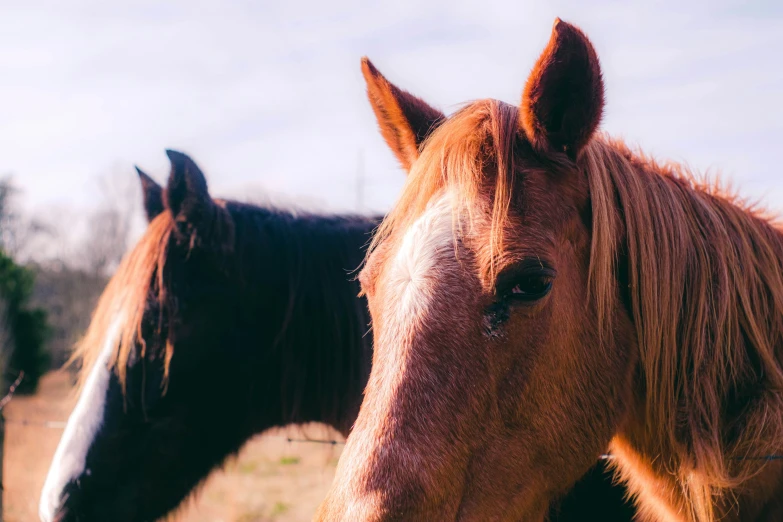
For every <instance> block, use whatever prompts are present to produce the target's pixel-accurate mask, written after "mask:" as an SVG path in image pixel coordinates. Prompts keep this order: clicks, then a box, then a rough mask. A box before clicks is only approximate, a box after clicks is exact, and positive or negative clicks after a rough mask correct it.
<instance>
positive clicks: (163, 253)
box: [71, 201, 380, 426]
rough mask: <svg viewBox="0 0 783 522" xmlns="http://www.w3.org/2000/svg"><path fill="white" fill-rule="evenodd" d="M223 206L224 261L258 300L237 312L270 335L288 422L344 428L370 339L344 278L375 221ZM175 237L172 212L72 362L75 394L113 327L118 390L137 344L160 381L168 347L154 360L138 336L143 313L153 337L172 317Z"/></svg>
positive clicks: (112, 284)
mask: <svg viewBox="0 0 783 522" xmlns="http://www.w3.org/2000/svg"><path fill="white" fill-rule="evenodd" d="M221 205H223V206H225V208H226V209H227V210H228V211H229V212H228V213H229V214H230V216H231V219H232V220H233V222H234V225H235V227H236V245H231V246H232V249H231V251H225V250H224V251H223V254H224V255H225V256H230V258H227V259H226V260H225V261H226V262H227V263H231V262H234V263H236V264H235V266H241V267H242V269H241V270H240V273H238V274H237V277H238V278H241V284H242V285H243V286H244V287H246V288H249V289H250V288H258V289H259V290H258V292H257V294H258V299H257V300H255V301H252V302H248V303H243V305H242V306H243V307H245V308H247V311H246V312H247V313H248V314H253V313H256V314H257V316H253V318H252V320H251V319H248V320H249V321H251V322H253V323H254V324H260V323H263V322H264V321H266V322H267V324H268V325H269V330H270V331H271V330H273V331H274V332H275V337H274V338H273V339H269V340H268V347H267V349H268V354H269V356H270V357H273V358H274V360H275V361H278V362H279V366H272V367H270V371H272V372H273V373H274V374H275V378H276V379H278V380H279V381H280V386H281V388H282V389H281V392H282V399H283V404H281V405H280V406H281V408H282V409H283V411H282V417H283V419H284V421H285V422H299V421H300V420H301V418H302V416H303V415H305V416H306V415H311V416H313V415H316V416H318V415H320V418H321V419H322V420H323V421H324V422H330V423H331V424H332V425H335V426H337V425H338V424H339V423H341V422H344V421H346V415H347V414H346V410H347V409H350V408H352V407H358V403H357V404H355V405H354V404H348V402H350V401H351V400H352V399H356V398H360V397H361V389H362V387H363V386H364V379H366V377H367V375H368V374H369V363H370V358H371V355H372V352H371V343H372V338H371V336H364V334H365V333H366V331H367V326H368V324H369V314H368V311H367V308H366V304H365V303H364V301H362V300H359V299H357V294H358V292H359V285H358V282H356V281H351V280H352V279H353V276H352V275H351V273H350V270H352V269H354V268H356V267H358V266H359V264H360V263H361V260H362V259H363V257H364V248H365V247H366V245H367V244H368V242H369V237H370V233H371V232H372V231H373V230H374V228H375V227H376V226H377V224H378V222H379V221H380V218H377V217H362V216H349V215H344V216H339V215H318V214H309V213H301V212H293V211H286V210H278V209H274V208H270V207H259V206H255V205H249V204H243V203H237V202H230V201H229V202H221ZM172 233H174V221H173V219H172V217H171V215H170V213H169V212H163V213H161V214H160V215H159V216H157V217H156V218H155V219H154V220H153V221H152V222H151V223H150V224H149V226H148V227H147V230H146V232H145V233H144V235H143V236H142V238H141V239H140V240H139V242H138V243H137V244H136V246H135V247H134V248H133V249H132V250H131V251H130V253H129V254H127V255H126V257H125V258H124V260H123V261H122V263H121V264H120V266H119V268H118V269H117V271H116V273H115V274H114V276H113V277H112V278H111V280H110V281H109V283H108V285H107V287H106V289H105V290H104V292H103V294H102V295H101V297H100V299H99V301H98V304H97V306H96V308H95V311H94V312H93V317H92V321H91V322H90V325H89V327H88V329H87V331H86V333H85V335H84V337H83V338H82V339H81V340H80V342H79V343H78V344H77V346H76V349H75V352H74V354H73V356H72V358H71V360H72V361H80V362H81V370H80V373H79V386H77V391H79V390H80V388H81V387H82V386H83V384H84V382H85V381H86V379H87V376H88V375H89V373H90V370H91V368H92V367H93V366H94V364H95V363H96V361H97V360H98V359H99V355H100V353H101V349H102V348H103V347H104V346H105V336H106V335H107V334H108V332H110V331H111V330H112V329H111V328H110V326H111V325H112V323H113V322H115V321H118V320H119V321H121V325H122V326H121V330H120V333H119V338H118V339H117V341H116V342H117V348H116V349H115V351H114V352H113V353H112V356H111V357H110V359H109V361H110V362H109V364H110V366H112V367H113V370H114V371H115V372H116V374H117V376H118V378H119V381H120V383H121V384H122V386H123V389H124V388H125V383H126V372H127V368H128V363H129V359H131V358H132V357H135V356H134V355H132V354H133V353H134V346H135V345H136V344H137V343H141V346H140V349H141V352H140V354H138V356H139V357H141V358H145V357H146V358H155V359H158V358H162V360H163V362H164V383H165V382H166V379H167V377H168V368H169V363H170V361H171V358H172V356H173V354H174V344H173V343H172V342H171V340H170V339H168V338H166V339H162V341H163V342H162V343H160V348H158V349H159V350H163V353H150V349H149V348H148V347H147V346H145V344H144V341H143V340H144V338H143V336H142V333H141V332H142V321H143V320H144V314H145V311H147V310H158V311H159V313H160V314H161V315H160V317H159V318H157V325H154V326H155V327H156V328H157V330H156V331H157V333H158V334H160V333H161V331H162V330H161V324H163V322H164V317H163V314H165V313H167V312H171V310H170V308H171V306H172V304H171V303H169V302H168V301H169V298H170V297H171V296H169V295H168V286H169V283H168V281H167V276H166V274H167V270H168V268H167V267H166V263H167V260H168V259H169V258H170V256H169V250H170V243H171V241H172V240H174V238H172V237H171V235H172ZM186 243H187V242H186ZM185 248H193V245H192V244H191V245H190V246H188V245H185ZM206 248H208V247H206ZM240 256H241V257H242V259H240ZM270 281H273V282H274V283H273V284H272V286H273V288H270ZM194 285H198V282H194ZM257 302H263V303H264V304H265V306H271V307H273V308H274V312H273V313H272V314H271V315H270V312H269V311H268V310H267V311H266V312H263V311H260V310H258V309H257V308H255V306H256V304H257ZM254 303H256V304H254ZM152 319H153V321H154V320H155V318H152ZM259 342H267V341H261V340H260V341H259ZM248 349H249V350H252V349H253V347H252V346H248ZM270 360H271V359H270ZM259 378H261V376H259ZM338 394H339V395H338ZM287 401H290V402H287ZM271 407H274V406H272V405H270V408H271ZM308 408H309V410H308V411H303V410H306V409H308ZM314 409H317V411H314Z"/></svg>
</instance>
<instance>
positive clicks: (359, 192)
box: [356, 148, 364, 212]
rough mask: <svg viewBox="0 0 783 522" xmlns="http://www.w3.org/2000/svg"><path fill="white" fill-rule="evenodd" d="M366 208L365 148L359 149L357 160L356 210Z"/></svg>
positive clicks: (359, 210)
mask: <svg viewBox="0 0 783 522" xmlns="http://www.w3.org/2000/svg"><path fill="white" fill-rule="evenodd" d="M363 210H364V149H362V148H360V149H359V157H358V159H357V162H356V211H357V212H361V211H363Z"/></svg>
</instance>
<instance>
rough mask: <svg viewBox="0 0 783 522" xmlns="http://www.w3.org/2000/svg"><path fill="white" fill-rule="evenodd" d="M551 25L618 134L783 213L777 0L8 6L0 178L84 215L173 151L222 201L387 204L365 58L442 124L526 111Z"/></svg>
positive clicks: (160, 173) (32, 207)
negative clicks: (495, 106) (585, 50)
mask: <svg viewBox="0 0 783 522" xmlns="http://www.w3.org/2000/svg"><path fill="white" fill-rule="evenodd" d="M557 16H559V17H561V18H562V19H564V20H566V21H569V22H572V23H574V24H576V25H578V26H579V27H581V28H582V29H583V30H584V31H585V32H586V33H587V34H588V36H589V37H590V38H591V40H592V41H593V44H594V45H595V47H596V49H597V51H598V55H599V57H600V59H601V63H602V67H603V70H604V80H605V84H606V101H607V105H606V112H605V117H604V120H603V125H602V127H603V129H604V130H606V131H608V132H609V133H611V134H613V135H616V136H621V137H623V138H625V139H626V140H627V141H628V142H630V143H632V144H638V145H639V146H641V148H642V149H643V150H645V151H646V152H648V153H650V154H652V155H654V156H656V157H658V158H661V159H672V160H676V161H684V162H687V163H688V164H689V165H690V166H691V167H693V168H695V169H698V170H700V171H707V170H708V171H710V172H714V173H717V172H720V173H721V174H720V175H721V177H722V179H724V180H726V181H729V182H731V183H732V185H734V186H735V187H736V188H737V189H738V190H739V192H740V193H741V194H743V195H745V196H747V197H749V198H752V199H760V200H761V201H762V202H763V203H764V204H766V205H767V206H768V207H770V208H771V209H773V210H781V211H783V169H781V167H780V164H781V152H783V147H782V145H783V102H781V95H782V94H783V59H781V57H780V56H781V53H782V52H783V3H781V2H779V1H777V0H770V1H756V2H741V1H710V2H700V1H690V0H689V1H687V2H685V1H682V0H680V1H677V2H651V1H617V2H615V1H609V0H591V1H590V2H585V1H574V2H543V1H537V2H529V1H519V0H511V1H504V2H493V1H490V0H482V1H473V2H460V1H457V0H451V1H443V2H439V1H427V2H424V1H422V0H417V1H409V0H399V1H395V2H384V3H381V2H374V1H370V0H363V1H356V2H335V1H310V2H294V1H291V2H279V1H276V2H270V1H245V0H224V1H212V2H205V1H199V0H175V1H169V2H161V1H151V0H133V1H129V0H112V1H110V2H107V1H105V0H70V1H69V2H61V1H59V0H51V1H43V0H23V1H20V0H2V2H1V3H0V75H1V77H2V80H0V174H6V173H10V174H13V176H14V179H15V180H16V182H17V184H18V185H19V186H20V187H21V188H22V190H23V194H24V199H23V201H24V205H25V208H27V209H28V210H29V211H30V212H33V213H35V212H44V213H45V212H47V211H49V212H52V209H61V208H70V209H82V208H88V207H89V206H90V205H92V204H93V202H94V201H95V200H96V197H97V193H98V192H97V182H96V179H97V178H98V177H99V176H101V175H102V174H104V173H106V172H120V173H127V176H129V177H130V176H135V173H134V171H133V168H132V166H133V165H134V164H138V165H139V166H141V167H142V168H144V169H145V170H147V171H148V172H149V173H150V174H151V175H152V176H153V177H154V178H156V179H157V180H158V181H161V182H163V181H165V179H166V175H167V171H168V165H167V160H166V156H165V154H164V149H166V148H175V149H179V150H182V151H185V152H187V153H189V154H191V156H192V157H193V158H194V159H195V160H196V162H197V163H199V165H200V166H201V167H202V169H203V170H204V172H205V173H206V175H207V178H208V181H209V184H210V191H211V193H212V194H213V195H214V196H223V197H234V198H239V199H245V200H254V199H256V200H258V199H260V200H266V199H271V200H277V201H284V202H292V203H294V204H296V205H297V206H300V207H304V208H311V207H312V208H317V209H326V210H334V211H345V210H348V211H351V210H360V211H363V212H367V211H385V210H388V209H389V208H390V207H391V205H392V204H393V202H394V200H395V199H396V197H397V195H398V194H399V191H400V189H401V187H402V184H403V180H404V173H403V172H402V171H401V170H400V168H399V167H398V165H397V163H396V161H395V160H394V157H393V156H392V154H391V153H390V152H389V151H388V149H387V148H386V146H385V144H384V142H383V140H382V139H381V137H380V134H379V133H378V131H377V127H376V123H375V119H374V117H373V114H372V111H371V109H370V107H369V104H368V102H367V100H366V96H365V86H364V81H363V79H362V76H361V71H360V66H359V64H360V58H361V57H362V56H364V55H367V56H369V57H370V58H371V59H372V60H373V62H374V63H375V65H376V66H377V67H378V68H379V69H380V70H381V71H382V72H383V73H384V74H385V75H386V76H387V78H389V79H390V80H391V81H392V82H394V83H396V84H397V85H399V86H400V87H402V88H404V89H406V90H409V91H411V92H413V93H414V94H416V95H419V96H420V97H422V98H424V99H425V100H427V101H428V102H429V103H431V104H432V105H434V106H437V107H440V108H441V109H443V110H444V111H446V112H447V113H448V112H453V111H454V110H456V109H457V108H459V107H460V106H461V104H462V103H464V102H467V101H470V100H474V99H479V98H489V97H491V98H498V99H501V100H503V101H507V102H509V103H518V102H519V99H520V95H521V92H522V87H523V85H524V82H525V79H526V77H527V75H528V73H529V72H530V69H531V67H532V66H533V64H534V62H535V60H536V58H537V56H538V54H539V53H540V52H541V50H542V49H543V48H544V46H545V45H546V43H547V40H548V38H549V34H550V31H551V27H552V23H553V21H554V19H555V17H557ZM360 171H361V172H364V180H365V181H364V187H365V188H364V197H363V198H361V200H360V198H359V197H358V196H357V191H356V184H357V177H358V174H357V173H358V172H360ZM129 197H130V196H129ZM132 197H138V194H133V195H132Z"/></svg>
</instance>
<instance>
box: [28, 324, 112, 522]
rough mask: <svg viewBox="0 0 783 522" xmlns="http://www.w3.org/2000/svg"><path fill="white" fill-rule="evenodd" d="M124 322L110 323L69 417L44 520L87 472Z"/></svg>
mask: <svg viewBox="0 0 783 522" xmlns="http://www.w3.org/2000/svg"><path fill="white" fill-rule="evenodd" d="M121 325H122V321H121V319H120V318H119V317H118V318H117V319H115V320H114V321H113V322H112V323H111V326H110V327H109V329H108V331H107V333H106V340H105V341H104V345H103V349H102V350H101V353H100V355H99V356H98V360H97V361H95V366H94V367H93V369H92V371H91V373H90V375H89V377H88V378H87V382H86V383H85V385H84V389H83V390H82V393H81V395H80V396H79V401H78V402H77V403H76V407H75V408H74V409H73V412H72V413H71V416H70V418H69V419H68V424H67V425H66V427H65V431H64V432H63V436H62V439H60V444H59V445H58V446H57V451H56V452H55V454H54V459H52V465H51V467H50V468H49V474H48V475H47V476H46V482H45V483H44V487H43V491H42V492H41V502H40V504H39V506H38V515H39V517H40V518H41V520H42V522H52V520H54V516H55V515H56V511H57V508H58V507H59V506H60V501H61V496H62V493H63V489H64V488H65V486H66V485H67V484H68V483H69V482H70V481H71V480H74V479H76V478H78V477H79V475H81V474H82V472H83V471H84V467H85V462H86V459H87V451H88V450H89V449H90V446H91V445H92V443H93V441H94V440H95V435H96V434H97V433H98V430H99V429H100V427H101V424H102V423H103V417H104V408H105V405H106V394H107V392H108V388H109V378H110V377H111V370H110V369H109V367H108V363H109V359H110V357H111V355H112V354H113V352H114V350H115V349H116V348H117V342H118V341H119V332H120V327H121Z"/></svg>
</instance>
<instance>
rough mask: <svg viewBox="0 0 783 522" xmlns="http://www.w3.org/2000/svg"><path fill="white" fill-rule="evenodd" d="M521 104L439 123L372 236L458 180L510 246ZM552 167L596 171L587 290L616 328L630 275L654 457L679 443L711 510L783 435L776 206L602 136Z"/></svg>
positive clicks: (465, 200)
mask: <svg viewBox="0 0 783 522" xmlns="http://www.w3.org/2000/svg"><path fill="white" fill-rule="evenodd" d="M517 113H518V108H517V107H513V106H510V105H507V104H504V103H501V102H498V101H495V100H484V101H479V102H475V103H473V104H471V105H469V106H467V107H465V108H463V109H462V110H460V111H459V112H457V113H456V114H455V115H454V116H453V117H452V118H450V119H449V120H447V121H446V122H445V123H444V124H443V125H441V126H440V127H439V128H438V129H437V130H435V131H434V133H433V134H432V135H431V136H430V137H429V138H428V140H427V141H426V143H425V145H424V146H423V148H422V154H421V157H420V158H419V160H418V161H417V163H416V164H414V166H413V171H412V173H411V175H410V176H409V178H408V182H407V184H406V186H405V189H404V191H403V194H402V196H401V198H400V200H399V202H398V204H397V205H396V206H395V208H394V209H393V210H392V212H391V213H390V214H389V216H388V218H387V219H386V220H385V221H384V223H383V224H382V225H381V227H380V229H379V232H378V234H377V235H376V237H375V240H374V242H373V246H372V248H375V247H377V246H378V244H379V243H380V242H381V241H382V240H383V239H384V238H385V237H388V236H389V234H390V233H391V232H392V230H393V229H395V228H397V227H399V230H404V229H405V228H406V224H407V223H409V222H410V220H412V219H415V217H417V216H418V215H420V214H421V212H422V211H423V209H424V208H425V207H426V205H427V202H428V201H429V200H430V199H431V198H432V197H433V195H434V194H436V193H437V192H438V191H440V190H443V189H447V188H454V189H456V190H454V191H453V192H456V193H458V194H460V196H461V199H459V200H458V201H456V203H455V212H459V213H462V214H467V215H466V216H464V218H465V219H460V220H459V222H460V223H462V222H463V221H465V220H467V223H468V226H470V223H471V216H470V209H471V208H480V205H486V204H487V203H486V202H487V201H488V200H489V201H490V204H491V209H492V230H491V245H490V246H491V250H492V255H493V258H494V257H496V256H501V255H502V252H503V234H504V227H503V225H504V223H506V220H507V218H508V211H509V206H510V203H511V198H512V197H513V194H512V185H513V181H514V179H513V177H514V176H515V175H516V173H515V169H514V161H513V154H514V147H513V143H514V140H515V139H516V138H515V137H516V136H517V135H518V132H519V130H518V129H519V127H518V123H517ZM487 161H492V162H493V163H494V164H495V165H497V167H498V175H497V182H496V184H495V189H494V193H493V192H492V191H491V190H490V191H489V193H487V192H486V185H487V178H486V176H487V174H486V165H487ZM551 168H552V169H554V170H555V171H557V170H558V169H563V168H566V169H568V168H570V169H571V170H573V169H574V168H576V169H578V170H579V171H581V172H582V173H583V174H584V175H585V176H586V178H587V181H588V183H589V190H590V205H591V210H592V244H591V255H590V267H589V294H588V295H589V299H591V300H592V301H593V303H592V306H594V307H595V310H596V312H597V315H598V320H599V328H600V331H601V332H603V334H602V335H603V336H604V337H603V339H604V341H606V340H608V339H609V337H607V336H610V335H611V332H610V331H609V329H610V326H609V321H610V320H611V306H613V303H615V302H616V300H617V299H618V298H620V295H621V292H622V293H624V292H625V289H624V288H621V285H623V284H624V285H627V288H628V290H627V293H628V300H629V301H630V308H631V314H632V318H633V321H634V325H635V328H636V335H637V340H638V343H639V349H640V357H641V361H640V364H641V373H642V375H641V378H642V379H643V381H642V382H643V385H642V386H644V389H643V393H644V394H645V397H646V404H645V408H646V410H645V411H646V431H647V433H646V437H647V438H648V439H649V440H650V441H656V442H657V443H658V444H659V445H660V446H659V448H657V449H658V451H655V452H654V453H653V456H656V455H671V456H673V458H672V459H671V460H670V461H666V462H661V464H662V465H663V469H666V470H667V471H670V472H671V473H672V474H673V477H674V478H675V479H676V480H677V481H678V483H679V486H680V488H681V491H682V493H683V495H684V497H685V500H686V501H687V504H688V506H689V507H690V510H691V516H692V517H693V518H695V519H696V520H701V521H709V520H713V519H714V513H713V504H714V502H716V501H722V502H728V503H731V501H732V499H731V498H730V494H731V493H732V489H734V488H738V487H739V486H740V485H741V484H742V483H743V482H744V481H746V480H748V479H750V478H751V477H752V476H753V475H755V474H756V473H758V472H759V470H760V469H761V467H762V466H763V465H764V462H765V461H764V459H759V458H758V457H759V456H764V455H768V454H771V453H775V452H776V451H779V450H780V448H781V447H782V446H783V444H781V442H783V440H782V439H781V437H783V435H781V434H783V394H782V393H781V392H783V368H781V362H780V361H781V355H782V354H781V350H783V338H782V337H783V266H782V265H781V263H783V237H782V236H781V233H780V231H779V230H778V229H777V228H775V226H774V225H773V224H772V221H771V219H770V218H769V217H768V216H765V215H763V213H761V212H759V211H758V210H756V209H755V208H753V207H752V206H749V205H746V204H745V203H744V202H743V201H742V200H740V199H739V198H737V197H736V196H733V195H731V194H729V193H727V192H726V191H724V190H722V189H721V187H720V186H718V185H717V184H716V183H709V182H707V181H705V180H704V179H699V178H698V176H696V175H694V174H693V173H691V172H690V171H689V170H688V169H687V168H685V167H683V166H681V165H677V164H663V165H662V164H658V163H656V162H655V161H653V160H652V159H649V158H647V157H645V156H644V155H642V154H641V153H638V152H632V151H631V150H629V149H628V148H627V147H626V146H625V145H624V144H623V143H622V142H620V141H615V140H612V139H610V138H608V137H606V136H603V135H599V136H597V137H595V138H594V139H593V140H592V141H591V142H590V143H589V144H588V145H587V146H586V148H585V150H584V151H583V152H582V154H581V155H580V157H579V159H578V160H577V162H576V165H573V164H571V163H570V162H569V161H568V160H567V159H566V158H565V156H563V158H561V159H557V158H556V159H555V160H553V164H552V165H551ZM482 191H483V192H482ZM460 226H464V225H460ZM456 232H459V230H457V231H456ZM622 274H625V275H622ZM626 277H627V280H624V279H625V278H626ZM620 278H623V280H622V281H621V280H620ZM744 457H753V458H744ZM659 458H660V457H659ZM727 494H729V498H727V496H726V495H727ZM721 496H723V498H721Z"/></svg>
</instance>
